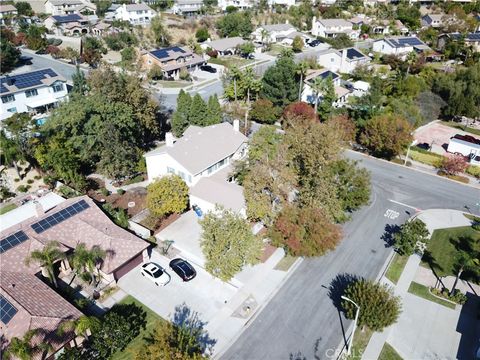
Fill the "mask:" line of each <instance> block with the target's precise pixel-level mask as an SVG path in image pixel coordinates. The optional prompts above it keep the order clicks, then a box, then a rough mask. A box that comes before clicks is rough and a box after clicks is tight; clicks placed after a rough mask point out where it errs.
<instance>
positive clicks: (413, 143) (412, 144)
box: [403, 140, 418, 165]
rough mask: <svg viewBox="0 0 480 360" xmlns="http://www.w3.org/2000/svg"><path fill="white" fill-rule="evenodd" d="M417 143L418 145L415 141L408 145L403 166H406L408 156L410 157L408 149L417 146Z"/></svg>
mask: <svg viewBox="0 0 480 360" xmlns="http://www.w3.org/2000/svg"><path fill="white" fill-rule="evenodd" d="M417 143H418V141H417V140H413V141H412V143H411V144H410V145H408V150H407V156H406V157H405V162H404V163H403V165H407V161H408V155H410V147H411V146H415V145H417Z"/></svg>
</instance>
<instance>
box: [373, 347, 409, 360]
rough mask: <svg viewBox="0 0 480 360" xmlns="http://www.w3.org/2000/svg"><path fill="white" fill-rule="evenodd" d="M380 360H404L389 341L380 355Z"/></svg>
mask: <svg viewBox="0 0 480 360" xmlns="http://www.w3.org/2000/svg"><path fill="white" fill-rule="evenodd" d="M378 360H403V359H402V357H401V356H400V355H398V353H397V352H396V351H395V349H394V348H393V347H392V346H391V345H390V344H388V343H385V345H383V348H382V352H381V353H380V356H379V357H378Z"/></svg>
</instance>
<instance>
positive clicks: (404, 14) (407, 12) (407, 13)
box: [397, 3, 422, 30]
mask: <svg viewBox="0 0 480 360" xmlns="http://www.w3.org/2000/svg"><path fill="white" fill-rule="evenodd" d="M421 17H422V14H421V13H420V9H419V7H418V6H416V5H413V6H411V5H408V3H400V4H399V5H398V6H397V19H398V20H400V21H401V22H402V23H403V24H405V25H406V26H408V28H409V29H411V30H416V29H418V28H420V18H421Z"/></svg>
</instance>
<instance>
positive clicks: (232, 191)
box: [144, 120, 248, 213]
mask: <svg viewBox="0 0 480 360" xmlns="http://www.w3.org/2000/svg"><path fill="white" fill-rule="evenodd" d="M247 142H248V139H247V137H246V136H245V135H243V134H242V133H241V132H240V131H239V122H238V120H235V121H234V124H233V126H232V125H230V124H229V123H227V122H224V123H221V124H216V125H210V126H206V127H203V128H202V127H198V126H193V125H191V126H189V127H188V128H187V130H186V131H185V133H184V134H183V136H182V137H181V138H179V139H174V138H173V135H172V134H171V133H168V134H167V135H166V141H165V145H163V146H161V147H159V148H157V149H155V150H152V151H150V152H148V153H146V154H145V155H144V157H145V160H146V164H147V174H148V180H149V181H150V182H151V181H154V180H155V179H156V178H159V177H162V176H166V175H169V174H176V175H178V176H180V177H181V178H182V179H183V180H185V182H186V184H187V185H188V186H189V187H190V195H191V198H190V204H191V205H197V206H199V207H200V208H201V209H202V211H203V212H205V211H208V210H212V209H213V208H214V207H215V204H220V205H223V206H224V207H227V208H230V209H232V210H235V211H240V212H242V213H243V212H244V210H242V209H244V208H245V206H244V201H245V200H244V198H243V189H242V187H241V186H239V185H237V184H235V183H233V182H229V181H228V180H231V179H230V178H231V175H230V173H231V171H232V168H231V165H232V164H233V162H234V161H236V160H240V159H243V158H245V156H246V155H247V151H248V147H247Z"/></svg>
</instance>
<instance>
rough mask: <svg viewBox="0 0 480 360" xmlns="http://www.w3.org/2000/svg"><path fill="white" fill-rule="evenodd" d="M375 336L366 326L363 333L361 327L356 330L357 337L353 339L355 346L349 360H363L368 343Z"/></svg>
mask: <svg viewBox="0 0 480 360" xmlns="http://www.w3.org/2000/svg"><path fill="white" fill-rule="evenodd" d="M372 335H373V331H372V330H370V329H369V328H367V327H366V326H365V329H364V330H363V331H362V330H361V328H360V327H358V328H357V330H355V336H354V337H353V346H352V351H351V353H350V356H349V357H348V360H360V359H361V358H362V355H363V353H364V352H365V349H366V348H367V345H368V342H369V341H370V338H371V337H372Z"/></svg>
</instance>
